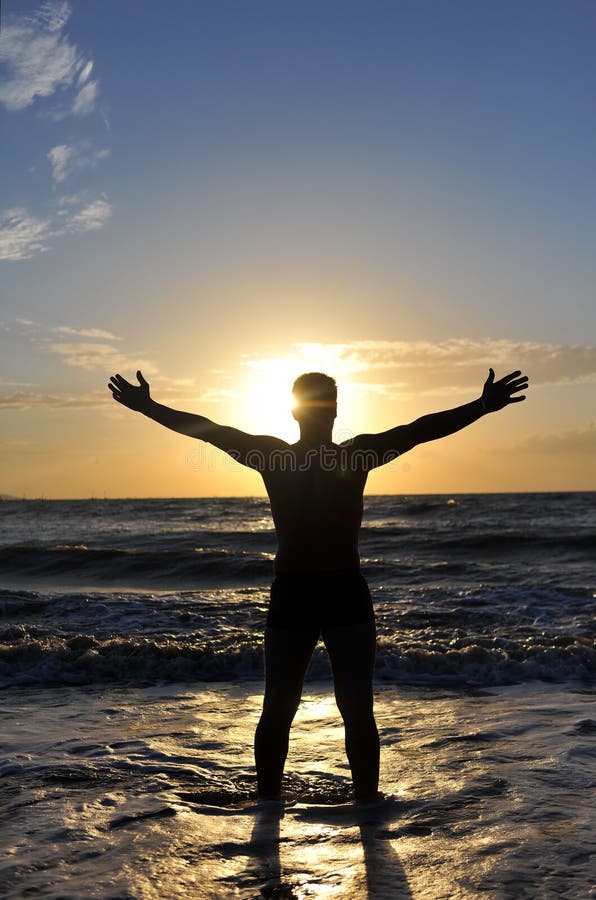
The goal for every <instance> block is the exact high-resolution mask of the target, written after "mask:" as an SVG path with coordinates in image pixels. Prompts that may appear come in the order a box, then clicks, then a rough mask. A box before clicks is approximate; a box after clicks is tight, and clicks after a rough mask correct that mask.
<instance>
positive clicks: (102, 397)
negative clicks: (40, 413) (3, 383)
mask: <svg viewBox="0 0 596 900" xmlns="http://www.w3.org/2000/svg"><path fill="white" fill-rule="evenodd" d="M107 399H109V398H108V397H107V394H104V392H103V391H92V392H91V393H87V394H49V393H48V394H44V393H39V392H35V391H15V392H14V393H11V394H9V393H5V394H3V393H0V409H4V410H15V411H17V410H27V409H34V408H38V407H44V408H46V409H90V408H96V407H98V406H104V405H105V404H106V402H107Z"/></svg>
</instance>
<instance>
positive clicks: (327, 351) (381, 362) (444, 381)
mask: <svg viewBox="0 0 596 900" xmlns="http://www.w3.org/2000/svg"><path fill="white" fill-rule="evenodd" d="M294 356H295V358H296V361H297V363H299V364H300V365H301V366H302V367H303V369H302V370H303V371H314V370H319V371H326V372H328V373H329V374H330V375H334V376H336V377H338V378H340V379H342V378H343V379H346V380H350V381H351V382H353V383H354V384H356V385H360V386H362V387H366V388H367V389H368V390H371V391H375V392H377V393H383V394H384V395H386V396H396V397H397V396H400V397H405V396H410V395H414V394H415V395H416V396H419V395H420V394H432V395H439V394H448V393H454V392H457V391H462V392H464V391H469V390H470V389H476V390H478V388H479V387H480V386H481V384H482V382H483V381H484V379H485V378H486V377H487V375H488V369H489V366H492V368H493V369H494V370H495V373H496V377H497V378H499V377H502V376H503V375H506V374H508V373H509V372H512V371H516V370H518V369H520V370H521V371H522V372H523V373H524V374H526V375H528V376H529V379H530V384H531V386H532V387H539V386H545V385H564V384H580V383H591V382H594V381H596V347H594V346H590V345H586V344H571V345H567V344H546V343H540V342H537V341H513V340H509V339H497V340H495V339H492V338H482V339H471V338H452V339H447V340H444V341H353V342H350V343H336V344H322V343H321V344H317V343H300V344H296V345H294ZM243 364H244V365H246V366H250V367H256V368H261V369H263V368H265V369H267V368H268V369H270V370H271V371H275V370H276V368H277V366H278V365H279V360H278V359H268V358H259V357H246V358H245V359H244V362H243Z"/></svg>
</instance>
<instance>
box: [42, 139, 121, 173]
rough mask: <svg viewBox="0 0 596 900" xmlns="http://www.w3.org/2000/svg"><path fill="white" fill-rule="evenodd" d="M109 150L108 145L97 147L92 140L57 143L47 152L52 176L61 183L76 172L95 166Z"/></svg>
mask: <svg viewBox="0 0 596 900" xmlns="http://www.w3.org/2000/svg"><path fill="white" fill-rule="evenodd" d="M109 152H110V151H109V150H108V149H107V148H106V147H103V148H101V149H95V148H94V147H93V146H92V145H91V142H90V141H79V143H78V144H56V146H55V147H51V148H50V149H49V150H48V153H47V157H48V159H49V161H50V164H51V166H52V178H53V179H54V181H55V182H56V183H57V184H61V183H62V182H63V181H66V179H67V178H69V177H70V176H71V175H72V174H73V173H74V172H76V171H79V170H81V169H86V168H93V167H94V166H96V165H97V163H98V162H99V161H100V160H101V159H105V157H106V156H108V155H109Z"/></svg>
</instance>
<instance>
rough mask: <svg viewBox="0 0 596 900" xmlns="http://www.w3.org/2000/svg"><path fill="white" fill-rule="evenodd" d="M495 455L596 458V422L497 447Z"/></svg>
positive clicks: (536, 435) (531, 436)
mask: <svg viewBox="0 0 596 900" xmlns="http://www.w3.org/2000/svg"><path fill="white" fill-rule="evenodd" d="M491 452H493V453H498V454H505V455H515V456H518V455H519V454H521V453H537V454H541V455H542V454H545V455H553V456H554V455H558V454H560V455H567V454H569V453H576V454H580V455H582V456H583V455H585V456H590V457H592V459H595V458H596V422H595V421H592V422H589V423H588V425H586V426H584V427H581V428H569V429H567V430H565V431H551V432H548V433H546V434H532V435H529V436H528V437H527V438H524V440H523V441H519V442H518V443H517V444H513V445H511V446H509V447H500V448H499V447H495V448H493V450H492V451H491Z"/></svg>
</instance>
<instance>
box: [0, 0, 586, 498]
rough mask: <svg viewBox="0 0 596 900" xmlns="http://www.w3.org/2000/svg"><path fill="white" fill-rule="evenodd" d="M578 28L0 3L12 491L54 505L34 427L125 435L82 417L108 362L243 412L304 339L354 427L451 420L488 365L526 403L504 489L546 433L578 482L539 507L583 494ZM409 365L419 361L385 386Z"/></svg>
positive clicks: (429, 14)
mask: <svg viewBox="0 0 596 900" xmlns="http://www.w3.org/2000/svg"><path fill="white" fill-rule="evenodd" d="M595 28H596V7H595V6H594V4H593V3H587V2H586V3H584V2H570V3H565V4H562V3H549V2H517V3H479V2H475V3H472V2H469V3H468V2H453V3H447V2H416V3H409V2H391V3H389V2H382V3H374V2H373V3H369V2H367V3H364V2H362V3H349V2H341V3H340V2H325V3H314V2H313V3H311V2H300V3H289V2H288V3H279V2H277V3H269V2H252V3H240V2H236V3H228V2H209V3H207V2H182V0H176V2H173V3H171V4H168V5H165V4H163V3H157V2H155V3H153V2H136V0H126V2H123V3H115V2H113V3H99V2H92V0H85V2H82V0H79V2H77V0H72V2H71V3H69V4H68V3H64V2H52V3H46V4H40V3H29V2H27V3H24V2H8V3H5V4H4V5H3V33H2V38H1V40H0V47H1V48H2V49H1V51H0V53H1V56H2V61H3V76H2V80H1V81H0V129H1V132H2V135H3V136H4V137H3V143H2V151H1V154H2V169H1V173H0V198H1V200H0V223H2V224H0V279H1V282H0V292H1V294H0V296H1V300H2V321H3V332H2V358H3V363H2V370H1V371H0V377H1V379H2V383H0V389H1V390H2V391H3V393H4V396H3V400H2V407H3V409H4V410H5V411H4V412H3V413H2V415H3V417H4V420H5V428H6V433H7V434H8V437H7V438H6V439H5V441H6V443H5V446H4V452H5V453H6V454H7V464H8V465H9V466H10V467H11V470H12V471H14V472H15V473H17V472H18V473H19V474H18V476H17V474H15V475H14V478H12V479H9V481H10V484H11V485H12V489H14V490H19V491H26V490H41V488H40V487H39V485H42V484H45V485H48V484H50V485H54V487H48V488H47V489H48V490H54V491H60V490H61V489H63V484H64V482H63V478H62V476H59V475H57V474H56V472H58V471H59V467H58V468H57V469H56V470H55V471H54V470H53V469H52V470H50V469H48V470H47V471H46V470H45V469H43V467H42V469H39V465H38V468H37V471H38V473H39V474H38V475H37V476H36V479H34V484H33V483H31V484H30V481H31V479H30V478H29V480H28V476H27V471H29V472H30V471H31V469H30V467H29V469H27V462H26V457H27V453H29V452H31V453H33V452H34V450H33V449H32V448H31V445H30V444H27V443H24V442H26V441H33V440H34V438H32V437H31V435H32V434H35V429H36V427H37V426H38V425H40V423H43V424H42V426H40V427H43V429H45V431H44V433H47V434H48V435H50V434H51V435H53V440H54V441H55V446H56V448H57V451H56V452H58V453H59V452H60V451H59V447H60V443H59V441H58V439H57V438H56V434H58V433H64V434H67V433H68V434H69V435H71V434H72V435H77V434H78V432H77V428H78V427H81V422H84V423H85V425H84V428H83V431H84V434H85V435H89V421H88V420H91V417H94V418H93V420H92V421H93V422H95V421H97V418H98V417H99V418H100V419H103V422H102V425H103V427H102V434H104V433H108V434H109V435H112V439H116V435H118V434H119V433H121V434H126V435H127V437H130V439H131V440H133V438H132V436H131V435H132V432H131V430H130V429H132V428H134V427H135V426H134V425H133V424H132V423H131V422H127V423H126V425H125V424H124V423H123V422H121V421H120V419H119V418H118V416H117V415H116V414H115V413H114V412H113V411H112V410H111V409H109V408H106V404H107V400H106V399H104V398H103V393H102V390H103V389H102V386H103V384H104V383H105V378H106V375H109V374H110V372H111V367H112V366H118V367H119V368H125V369H126V371H128V372H129V374H132V369H133V368H134V367H135V366H136V365H138V364H143V365H144V366H145V368H144V371H145V370H146V371H147V373H148V374H149V375H152V376H153V379H154V382H155V384H156V385H157V386H158V387H159V390H160V391H161V392H162V394H161V396H162V397H163V398H164V402H172V403H173V404H174V403H176V404H177V405H186V407H190V408H194V409H196V410H197V411H202V412H204V413H205V414H207V415H212V416H213V417H214V418H220V419H221V418H222V417H224V418H225V417H229V416H236V417H238V416H240V417H242V416H243V415H244V413H245V409H246V405H247V401H246V398H247V391H249V389H250V390H254V389H255V388H258V385H255V383H254V381H253V380H251V378H250V377H248V375H250V374H251V373H253V372H254V371H255V369H254V367H253V369H252V370H251V369H250V364H251V363H252V362H254V361H255V360H258V359H261V358H262V359H268V360H273V361H274V360H278V362H279V360H284V359H286V360H288V359H292V360H296V364H298V362H300V359H301V357H300V353H302V351H301V350H300V351H297V347H299V345H301V344H304V343H308V344H310V345H311V346H312V345H314V344H315V343H316V344H317V345H320V346H321V347H322V348H323V349H322V350H321V354H322V356H321V359H324V360H325V361H328V360H331V361H332V362H333V360H338V363H337V364H338V367H339V369H340V371H342V372H343V373H344V375H345V377H346V379H348V381H350V380H351V381H353V382H354V384H355V385H356V388H357V391H356V393H358V391H359V397H360V401H359V402H360V407H359V408H358V410H359V412H358V416H359V417H361V418H362V419H364V418H365V412H368V413H369V415H370V417H371V418H372V421H373V424H375V425H376V424H377V423H378V425H379V427H386V426H388V425H390V424H393V422H392V420H391V415H393V414H392V413H388V412H386V409H387V404H388V403H389V402H390V401H392V402H394V404H395V405H394V408H395V410H396V412H395V415H397V416H398V417H399V416H410V417H415V414H416V412H417V410H420V413H422V412H429V411H431V410H432V409H433V408H445V405H446V403H447V405H455V404H456V403H457V402H464V401H465V399H466V396H467V398H468V399H473V396H475V395H476V394H477V392H478V391H479V389H480V386H481V383H482V381H483V380H484V377H486V370H487V368H488V365H491V364H492V363H491V359H493V356H491V353H493V354H494V353H496V357H494V358H496V360H497V363H498V364H499V365H502V366H504V367H507V366H508V365H510V367H511V368H518V367H519V368H524V369H527V370H528V373H529V374H530V377H531V379H532V384H533V385H535V388H536V389H535V393H534V394H533V398H532V399H533V405H532V406H531V405H530V403H529V402H528V404H521V405H520V407H523V408H524V414H523V418H522V417H520V416H518V419H517V421H516V426H515V428H516V436H517V440H518V444H520V442H521V443H523V441H526V442H528V441H530V445H528V446H526V450H525V451H524V452H525V453H526V456H527V458H525V457H524V458H525V462H524V471H526V472H527V473H530V472H535V471H536V461H535V460H534V461H533V462H532V460H531V459H530V456H528V454H529V453H530V450H531V447H532V446H534V450H535V452H536V453H540V452H542V453H543V454H544V450H540V449H536V448H539V447H543V445H544V440H549V439H551V438H552V440H554V439H555V438H554V436H556V434H558V432H557V430H556V426H557V425H558V426H560V429H562V430H563V432H564V434H566V435H567V436H568V443H567V445H566V446H567V450H569V452H571V453H572V454H576V456H577V458H576V457H573V459H575V462H573V459H571V462H570V457H565V458H564V453H565V452H567V450H565V448H563V449H561V448H559V457H558V458H557V459H558V461H557V466H558V467H559V468H557V467H556V466H555V469H556V472H557V473H558V474H557V475H556V479H557V484H560V485H562V486H565V484H567V482H566V480H565V479H566V478H567V481H568V486H572V484H576V485H580V486H583V487H586V486H588V485H590V484H592V485H593V482H592V481H591V479H593V469H590V463H589V459H588V458H587V454H586V451H585V449H584V450H581V449H580V450H578V448H585V447H586V446H589V447H592V444H590V441H592V442H594V437H593V414H592V410H593V401H594V380H595V379H596V351H595V350H594V348H593V346H592V345H593V343H594V311H593V310H594V286H595V283H596V261H595V256H594V247H595V246H596V240H595V239H596V216H595V214H594V210H595V209H596V205H595V200H596V197H595V194H596V184H595V182H596V179H595V177H594V167H593V159H594V158H596V121H595V119H596V114H595V106H594V99H593V98H594V96H596V56H595V54H594V50H593V36H594V33H595ZM36 48H37V49H36ZM40 48H42V49H43V55H42V53H41V51H40ZM25 63H26V64H27V65H25ZM19 320H20V321H19ZM454 341H456V342H460V343H459V344H458V345H457V354H463V357H462V359H460V358H459V355H458V359H457V361H453V364H452V367H451V368H449V367H447V369H446V370H445V376H444V380H443V383H440V377H439V376H438V375H436V373H435V369H436V368H437V366H438V364H439V361H440V360H446V359H452V358H453V352H454V350H453V348H454V345H453V343H451V344H450V343H449V342H454ZM424 342H431V343H432V345H433V346H434V347H435V351H436V352H435V362H434V363H433V364H432V366H430V363H429V365H428V366H427V368H426V369H425V368H424V367H421V366H420V365H419V366H418V369H419V375H416V376H415V374H413V370H412V372H410V374H407V372H406V374H405V375H404V371H405V369H404V365H405V363H404V360H405V359H410V358H414V357H415V356H416V354H417V353H419V352H422V351H423V345H424ZM387 343H388V344H390V345H391V346H390V350H391V353H389V350H388V349H387V347H386V346H385V345H386V344H387ZM406 345H407V346H406ZM325 348H327V349H325ZM329 348H335V349H333V350H331V349H329ZM380 348H381V349H382V350H383V353H384V354H385V356H384V359H385V362H384V363H383V366H380V365H379V363H378V354H379V352H380ZM497 351H498V352H497ZM333 354H335V356H334V355H333ZM387 354H389V356H390V357H391V362H387V358H388V357H387ZM296 357H298V359H297V358H296ZM311 357H312V354H311ZM356 358H357V359H358V364H357V365H356V364H354V365H353V366H352V368H350V367H349V366H346V365H344V363H345V360H346V359H352V360H354V359H356ZM315 361H316V359H315ZM342 361H343V362H342ZM485 363H486V364H485ZM313 364H314V363H313ZM272 365H274V363H272ZM275 365H277V369H275V371H281V369H280V368H279V365H278V363H275ZM275 365H274V368H275ZM400 366H401V370H400ZM530 366H532V367H533V368H532V371H530V370H529V367H530ZM342 367H343V368H342ZM286 368H287V370H288V373H290V371H291V366H287V367H286ZM282 369H283V366H282ZM406 369H407V365H406ZM464 369H465V373H466V374H465V377H463V376H462V377H460V375H461V373H462V372H463V371H464ZM508 370H509V369H508ZM272 371H273V370H272ZM283 371H284V372H285V369H283ZM332 374H333V373H332ZM501 374H504V372H501ZM438 379H439V380H438ZM358 385H360V386H359V387H358ZM433 391H434V394H433ZM470 391H471V392H472V394H471V396H470V395H469V392H470ZM367 392H368V393H367ZM450 392H451V393H450ZM466 392H467V393H466ZM475 392H476V393H475ZM17 394H18V396H16V395H17ZM354 396H356V395H354ZM420 397H422V398H424V400H423V401H420V400H419V399H417V398H420ZM448 398H451V400H452V401H453V402H451V400H449V399H448ZM202 400H203V401H204V402H205V403H206V404H208V409H205V408H203V409H201V408H200V404H201V401H202ZM421 402H422V407H421ZM355 408H356V407H355ZM553 409H556V410H557V412H558V418H557V417H555V421H553ZM77 410H78V412H77ZM517 412H518V409H515V413H517ZM513 413H514V410H513V409H511V410H507V411H506V415H508V416H510V417H511V416H512V415H513ZM77 416H78V419H77V418H76V417H77ZM357 418H358V417H357ZM510 421H513V420H512V419H511V418H510ZM275 424H276V423H273V422H272V423H271V430H274V428H275ZM266 425H267V423H266V422H265V423H264V424H263V425H262V426H261V427H266ZM242 426H243V427H247V428H249V427H250V422H249V421H242ZM483 427H484V425H483ZM118 429H121V430H120V432H119V431H118ZM501 430H502V429H499V428H498V427H497V425H496V423H493V424H491V425H490V426H489V425H488V424H487V425H486V429H485V431H486V435H487V439H488V438H489V437H490V438H491V439H494V438H495V436H497V435H499V432H500V431H501ZM23 435H25V436H23ZM549 435H550V436H551V437H550V438H549ZM586 435H587V438H586ZM69 439H70V438H69ZM156 440H157V442H158V443H159V441H160V440H163V439H162V438H156ZM457 440H463V438H457ZM466 440H468V438H467V437H466ZM470 440H471V439H470ZM532 440H533V441H534V445H531V441H532ZM19 441H20V443H18V442H19ZM540 441H542V442H543V443H542V444H540ZM11 442H12V443H11ZM15 442H16V443H15ZM510 443H511V444H512V446H517V445H516V444H515V441H512V442H510ZM168 446H169V445H168ZM454 446H455V445H454ZM462 446H467V445H464V444H462ZM520 446H521V444H520ZM17 447H18V448H19V449H18V459H17V456H16V455H15V454H16V450H15V448H17ZM28 447H29V448H30V449H29V450H28V449H27V448H28ZM81 447H82V448H84V449H83V450H82V451H81V452H82V456H81V459H80V467H81V482H80V484H81V486H80V488H77V490H80V491H81V492H83V493H85V491H91V490H92V489H93V490H95V489H96V488H95V487H93V486H92V485H91V483H89V484H88V483H87V481H85V475H84V471H85V470H84V458H85V454H87V455H88V448H87V445H86V444H85V440H83V439H82V437H81ZM528 447H529V448H530V449H528ZM85 448H86V449H85ZM570 448H571V449H570ZM106 452H107V451H106ZM468 452H470V453H472V452H473V446H472V444H470V446H469V448H468ZM532 452H534V451H532ZM551 452H552V453H554V452H555V451H554V450H553V451H551ZM582 454H583V455H582ZM446 458H447V457H446ZM437 465H438V463H437ZM502 465H503V467H504V468H503V471H508V472H509V475H510V476H511V477H510V479H509V481H507V478H505V481H504V484H505V487H506V486H507V484H511V486H512V488H513V487H514V488H515V489H519V485H518V481H517V480H516V477H515V478H514V476H513V474H512V472H511V471H510V470H509V469H507V465H506V464H505V463H502ZM552 465H553V460H549V463H548V465H546V464H545V466H544V474H543V476H541V477H542V481H540V482H539V483H540V484H542V483H544V484H545V486H546V485H547V484H549V483H550V481H549V476H548V471H553V469H552ZM439 470H440V472H442V476H441V477H446V470H445V466H442V467H441V466H440V465H439V468H438V469H437V471H439ZM571 472H573V473H574V474H573V477H571V474H570V473H571ZM578 472H580V473H582V474H581V477H580V480H579V481H578V480H577V478H576V475H577V473H578ZM44 473H45V474H44ZM565 473H567V475H566V474H565ZM107 477H108V476H107V475H106V476H105V477H104V481H105V480H106V478H107ZM147 477H149V476H147ZM226 477H227V476H226ZM507 477H509V476H507ZM458 478H459V479H460V481H461V483H462V484H465V483H467V481H466V477H464V475H463V474H461V475H460V476H458ZM44 479H45V480H44ZM108 480H109V479H108ZM224 481H225V478H224V476H223V475H222V476H221V484H220V483H219V482H218V484H217V487H216V490H217V492H219V491H220V490H225V487H224ZM460 481H458V480H456V482H454V484H456V485H457V484H459V483H460ZM530 482H531V483H532V484H538V482H535V481H532V479H530V480H529V481H528V484H530ZM143 484H145V482H143ZM181 484H182V482H181V480H180V476H179V475H178V476H177V480H176V482H175V485H174V483H172V486H171V491H172V492H182V493H185V492H186V493H192V492H193V486H192V484H191V485H189V486H186V487H185V488H183V487H181ZM387 484H388V485H389V487H391V485H392V484H393V482H391V483H390V482H387ZM441 484H442V482H441V478H440V477H439V476H437V478H436V479H432V480H431V481H428V483H427V482H425V481H424V476H423V474H422V473H421V474H420V480H419V481H417V482H416V484H415V485H414V487H415V489H416V490H422V489H424V487H425V485H427V486H428V487H429V489H431V488H432V489H438V487H437V485H439V486H440V485H441ZM243 485H244V483H243ZM243 485H242V486H241V487H239V488H238V490H241V492H243V491H244V486H243ZM449 485H451V482H449ZM473 485H474V486H473V489H482V485H483V481H482V477H481V476H479V477H478V479H477V480H475V481H473ZM2 489H3V486H2V484H0V491H1V490H2ZM114 489H115V488H114ZM144 489H145V488H142V487H141V486H139V488H138V490H139V491H142V490H144ZM388 489H389V488H388ZM395 489H400V488H399V487H396V488H395ZM446 489H447V490H449V489H451V487H450V486H449V487H446ZM461 489H463V488H461ZM471 489H472V488H471ZM485 489H488V487H485ZM545 489H546V487H545ZM110 490H111V488H110ZM200 490H201V491H204V490H207V491H209V489H208V487H207V488H205V487H204V486H203V485H201V488H200ZM246 490H249V489H248V488H246ZM251 490H252V489H251ZM249 492H250V490H249Z"/></svg>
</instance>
